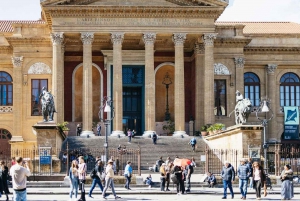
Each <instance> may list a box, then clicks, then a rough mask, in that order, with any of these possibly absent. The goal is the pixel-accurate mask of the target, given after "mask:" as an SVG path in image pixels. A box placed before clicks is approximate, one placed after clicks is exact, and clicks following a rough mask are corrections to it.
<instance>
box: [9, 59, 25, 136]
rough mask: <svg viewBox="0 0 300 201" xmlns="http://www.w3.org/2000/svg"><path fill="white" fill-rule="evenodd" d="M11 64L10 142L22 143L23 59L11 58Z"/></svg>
mask: <svg viewBox="0 0 300 201" xmlns="http://www.w3.org/2000/svg"><path fill="white" fill-rule="evenodd" d="M12 64H13V66H14V75H13V81H14V84H13V132H12V138H11V141H13V142H22V141H24V140H23V134H22V125H23V123H22V116H23V113H22V105H23V100H22V83H23V82H22V66H23V57H22V56H21V57H12Z"/></svg>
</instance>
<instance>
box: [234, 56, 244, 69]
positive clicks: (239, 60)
mask: <svg viewBox="0 0 300 201" xmlns="http://www.w3.org/2000/svg"><path fill="white" fill-rule="evenodd" d="M234 63H235V67H237V68H244V65H245V58H243V57H235V58H234Z"/></svg>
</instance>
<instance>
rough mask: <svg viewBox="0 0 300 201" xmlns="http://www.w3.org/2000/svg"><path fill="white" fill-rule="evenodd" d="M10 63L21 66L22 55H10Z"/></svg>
mask: <svg viewBox="0 0 300 201" xmlns="http://www.w3.org/2000/svg"><path fill="white" fill-rule="evenodd" d="M11 60H12V64H13V66H14V67H22V65H23V56H21V57H11Z"/></svg>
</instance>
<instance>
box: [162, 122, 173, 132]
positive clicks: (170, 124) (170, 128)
mask: <svg viewBox="0 0 300 201" xmlns="http://www.w3.org/2000/svg"><path fill="white" fill-rule="evenodd" d="M163 130H164V131H167V134H168V135H169V134H173V133H174V131H175V123H174V122H173V121H171V120H169V121H167V122H166V124H165V125H163Z"/></svg>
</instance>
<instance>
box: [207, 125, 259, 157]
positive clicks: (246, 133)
mask: <svg viewBox="0 0 300 201" xmlns="http://www.w3.org/2000/svg"><path fill="white" fill-rule="evenodd" d="M262 130H263V127H262V126H261V125H249V124H248V125H235V126H231V127H228V128H227V129H226V130H225V131H223V132H220V133H218V134H214V135H208V136H206V137H204V139H205V140H206V141H207V144H208V146H209V148H211V149H234V150H239V151H241V155H242V156H243V155H248V146H251V147H261V145H262V137H261V136H262Z"/></svg>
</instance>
